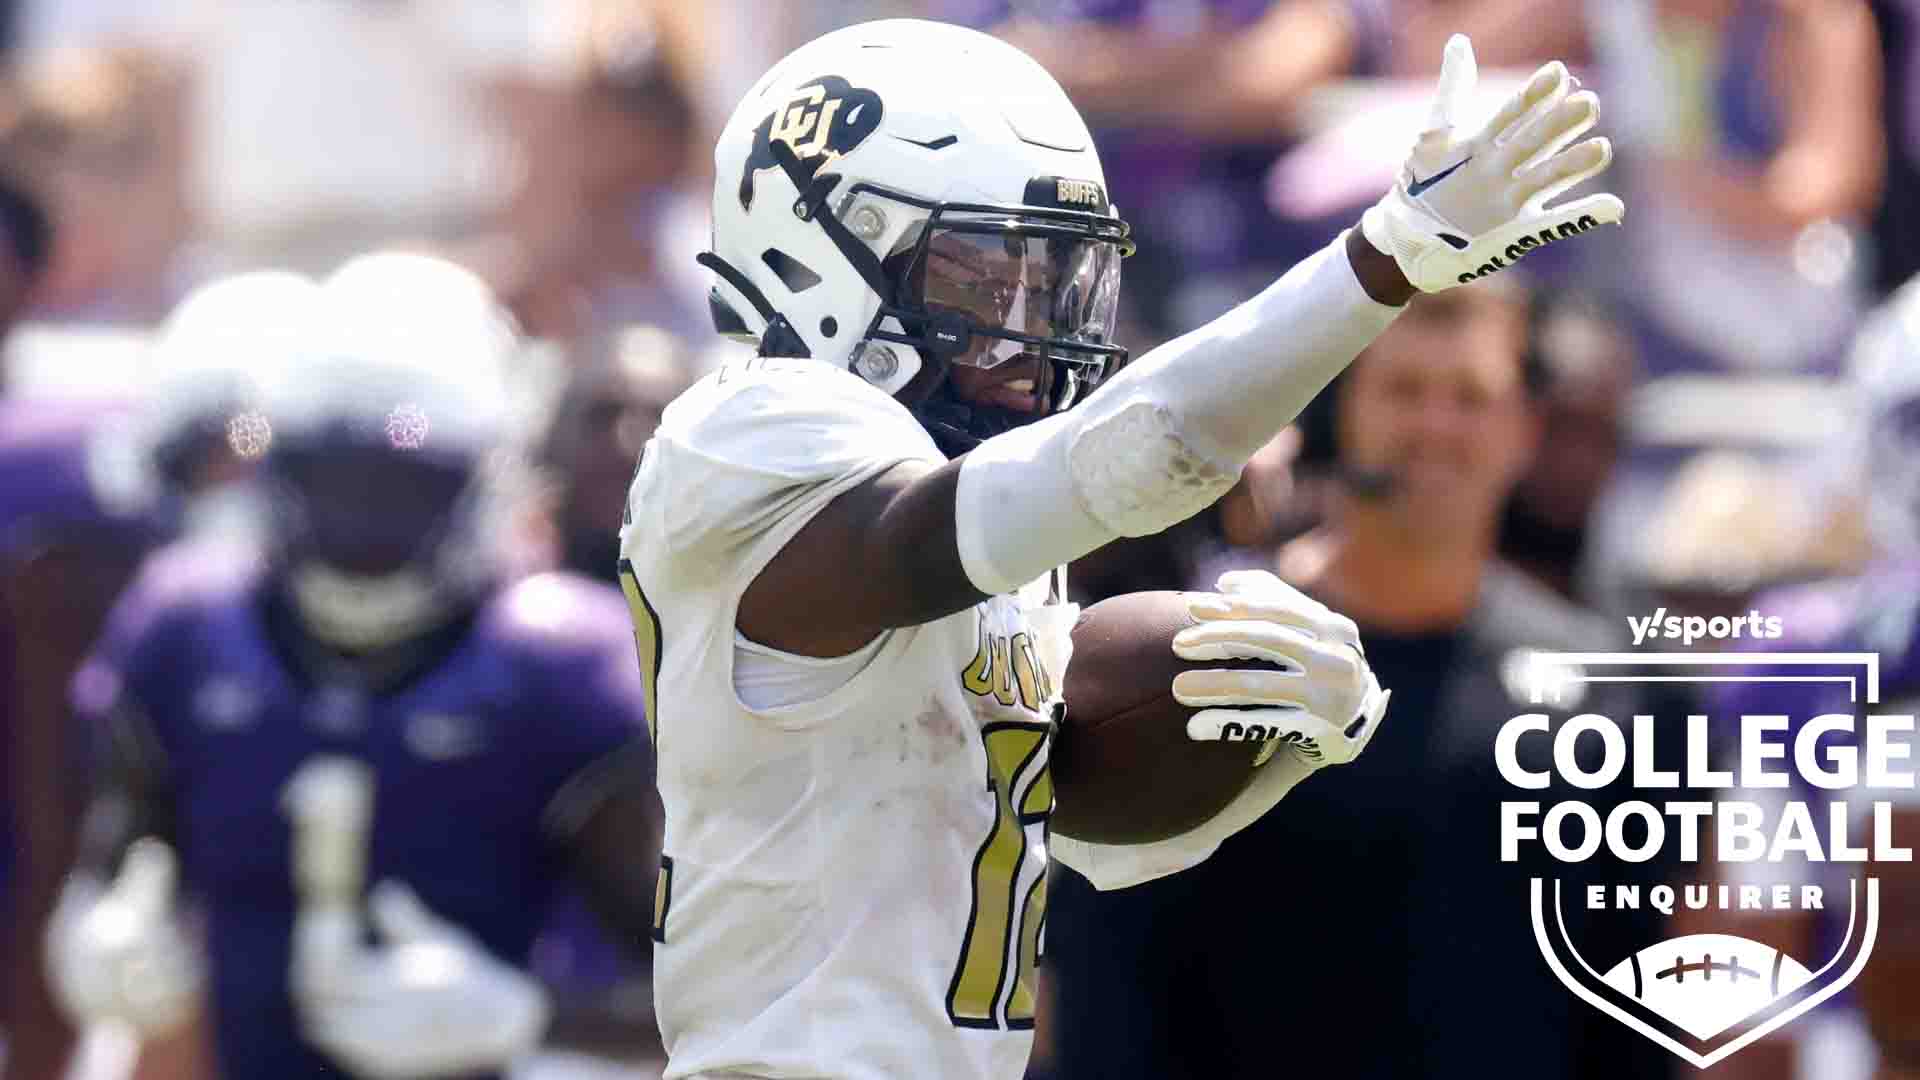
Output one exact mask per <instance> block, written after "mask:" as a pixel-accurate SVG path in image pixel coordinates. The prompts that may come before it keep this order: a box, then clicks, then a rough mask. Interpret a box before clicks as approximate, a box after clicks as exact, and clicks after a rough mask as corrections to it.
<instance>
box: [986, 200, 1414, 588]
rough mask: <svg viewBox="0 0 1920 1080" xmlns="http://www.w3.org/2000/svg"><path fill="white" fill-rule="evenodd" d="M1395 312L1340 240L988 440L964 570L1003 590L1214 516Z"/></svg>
mask: <svg viewBox="0 0 1920 1080" xmlns="http://www.w3.org/2000/svg"><path fill="white" fill-rule="evenodd" d="M1399 311H1400V309H1399V308H1394V307H1388V306H1387V305H1384V304H1381V303H1378V302H1376V301H1374V300H1373V298H1371V297H1369V296H1368V295H1367V294H1366V290H1364V289H1363V288H1361V286H1360V282H1359V279H1358V278H1356V277H1355V276H1354V272H1353V266H1352V264H1351V263H1350V262H1349V261H1348V259H1347V255H1346V233H1342V234H1341V235H1340V238H1339V239H1337V240H1335V241H1334V242H1333V243H1332V244H1329V245H1328V246H1327V247H1325V248H1322V249H1321V250H1320V251H1318V252H1316V253H1315V254H1313V255H1312V256H1310V257H1309V258H1307V259H1305V260H1303V261H1302V262H1300V263H1299V264H1298V265H1296V266H1295V267H1294V268H1293V269H1292V270H1290V271H1288V272H1287V273H1286V275H1285V276H1283V277H1281V278H1280V280H1279V281H1276V282H1274V283H1273V284H1272V285H1270V286H1268V287H1267V289H1266V290H1265V291H1264V292H1262V293H1260V295H1258V296H1256V297H1254V298H1253V299H1251V300H1249V301H1247V302H1246V303H1244V304H1241V305H1240V306H1239V307H1236V308H1234V309H1233V310H1232V311H1230V312H1228V313H1227V314H1225V315H1223V316H1221V317H1220V318H1218V319H1215V320H1214V321H1213V322H1210V323H1208V324H1207V325H1205V326H1203V327H1201V328H1200V329H1198V330H1195V331H1193V332H1192V333H1190V334H1187V335H1185V336H1183V337H1180V338H1176V339H1175V340H1173V341H1170V342H1167V343H1166V344H1164V345H1162V346H1160V347H1159V348H1157V349H1154V350H1153V351H1151V352H1149V353H1148V354H1147V355H1145V356H1143V357H1141V358H1140V359H1139V360H1137V361H1135V362H1133V363H1132V364H1130V365H1128V366H1127V368H1126V369H1124V370H1123V371H1121V372H1120V373H1119V374H1118V375H1116V376H1114V378H1113V379H1112V380H1110V381H1109V382H1108V383H1107V385H1105V386H1102V387H1101V388H1100V389H1099V391H1098V392H1097V393H1095V394H1094V395H1092V396H1091V397H1089V398H1088V399H1087V401H1086V402H1085V403H1084V404H1082V405H1080V406H1078V407H1076V408H1074V409H1071V410H1069V411H1067V412H1065V413H1062V414H1060V415H1058V416H1053V417H1049V418H1047V419H1046V420H1042V421H1040V422H1038V423H1035V424H1029V425H1027V426H1025V427H1022V428H1018V429H1016V430H1014V431H1011V432H1008V433H1007V434H1004V435H999V436H996V437H994V438H992V439H989V440H987V441H986V442H984V443H982V444H981V445H980V446H978V447H976V448H975V449H974V450H973V451H972V452H971V453H969V454H968V455H967V456H966V457H965V458H964V459H963V461H962V464H961V468H960V480H959V491H958V495H957V499H956V502H957V505H956V507H955V524H956V532H957V535H958V541H959V548H960V560H961V563H962V565H963V566H964V567H965V569H966V572H967V577H968V578H969V579H970V580H971V581H972V582H973V584H974V585H975V586H976V587H978V588H979V589H980V590H981V591H982V592H986V593H1000V592H1006V591H1008V590H1010V589H1014V588H1017V587H1018V586H1019V585H1020V584H1021V583H1022V582H1026V581H1030V580H1032V579H1033V578H1035V577H1038V576H1039V575H1040V574H1042V573H1045V572H1046V571H1047V570H1048V569H1049V568H1051V567H1054V566H1058V565H1060V564H1062V563H1066V562H1071V561H1072V560H1074V559H1077V558H1079V557H1080V556H1082V555H1084V554H1086V553H1087V552H1089V551H1092V550H1094V549H1095V548H1098V547H1100V546H1101V545H1103V544H1106V543H1107V542H1109V541H1111V540H1113V539H1114V538H1115V537H1118V536H1146V535H1150V534H1152V533H1156V532H1159V531H1160V530H1162V529H1165V528H1167V527H1168V526H1170V525H1174V524H1177V523H1179V522H1181V521H1184V520H1185V519H1187V518H1188V517H1191V516H1193V515H1194V514H1196V513H1198V512H1199V511H1201V510H1203V509H1205V508H1206V507H1207V506H1209V505H1211V504H1212V503H1213V501H1214V500H1216V499H1218V498H1219V497H1220V496H1221V495H1223V494H1225V493H1226V491H1227V489H1228V488H1230V487H1232V486H1233V483H1234V481H1235V480H1236V479H1237V478H1238V477H1239V474H1240V468H1241V466H1242V465H1244V464H1245V463H1246V461H1247V459H1248V458H1249V457H1251V456H1252V455H1253V452H1254V451H1255V450H1258V449H1259V448H1260V447H1261V446H1262V445H1263V444H1264V443H1266V441H1267V440H1268V439H1271V438H1272V437H1273V436H1274V434H1275V433H1276V432H1278V431H1279V430H1280V429H1281V428H1283V427H1285V426H1286V425H1287V424H1289V423H1291V422H1292V420H1293V418H1294V417H1295V416H1297V415H1299V413H1300V410H1301V409H1303V408H1305V407H1306V404H1307V402H1309V401H1311V400H1312V399H1313V396H1314V395H1315V394H1318V393H1319V392H1320V391H1321V389H1322V388H1324V387H1325V386H1326V385H1327V383H1328V382H1330V381H1331V380H1332V379H1333V377H1334V376H1335V375H1337V374H1339V373H1340V371H1341V369H1343V368H1345V367H1346V366H1347V365H1348V364H1349V363H1351V362H1352V361H1353V358H1354V357H1355V356H1356V355H1358V354H1359V352H1360V350H1361V349H1363V348H1365V347H1366V346H1367V344H1368V343H1369V342H1371V341H1372V340H1373V339H1374V338H1375V337H1377V336H1378V335H1379V334H1380V332H1381V331H1383V330H1385V329H1386V328H1387V326H1388V324H1390V323H1391V322H1392V321H1393V318H1394V316H1395V315H1397V314H1399Z"/></svg>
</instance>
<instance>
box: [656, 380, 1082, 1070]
mask: <svg viewBox="0 0 1920 1080" xmlns="http://www.w3.org/2000/svg"><path fill="white" fill-rule="evenodd" d="M910 460H925V461H930V462H941V461H944V460H945V458H944V457H943V456H942V455H941V454H940V452H939V450H938V449H936V448H935V446H934V444H933V441H932V440H931V439H930V438H929V437H928V436H927V434H926V432H925V431H924V430H923V429H922V428H921V426H920V425H919V424H918V422H916V421H915V420H914V418H913V417H912V415H911V414H910V413H908V412H907V410H906V409H905V408H903V407H902V406H901V405H900V404H899V403H897V402H895V401H894V400H893V399H892V398H890V397H887V396H886V395H885V394H883V393H881V392H880V391H879V390H877V389H875V388H873V387H871V386H869V385H868V384H867V383H865V382H863V381H861V380H860V379H859V378H857V377H855V376H853V375H851V374H849V373H847V372H844V371H840V370H837V369H834V368H831V367H829V366H827V365H825V364H821V363H818V362H815V361H810V360H784V359H760V358H755V359H751V360H738V361H734V362H731V363H728V364H727V365H725V366H723V367H722V368H721V369H720V370H719V371H717V372H715V373H714V374H712V375H709V376H707V377H706V378H705V379H703V380H701V381H700V382H699V383H698V384H696V385H695V386H694V387H693V388H692V389H691V390H689V391H688V392H687V393H686V394H684V395H682V396H681V397H680V399H679V400H677V401H676V402H674V404H673V405H672V406H671V407H669V408H668V409H667V411H666V415H665V417H664V418H663V420H662V422H661V425H660V428H659V430H658V431H657V432H656V433H655V435H654V437H653V440H652V441H651V442H650V443H648V445H647V449H646V452H645V454H644V456H643V457H642V460H641V465H640V469H639V471H638V473H637V474H636V475H635V477H634V483H633V488H632V491H631V492H630V494H629V498H628V524H627V526H626V528H625V529H624V530H623V533H622V538H621V555H622V558H621V579H622V583H623V584H624V586H625V588H626V589H627V593H628V598H629V600H630V601H631V602H632V605H633V609H634V620H635V626H636V631H637V635H638V638H639V646H640V654H641V662H642V665H643V667H645V668H647V674H648V678H649V686H650V687H651V689H650V700H649V702H648V706H649V708H648V715H649V718H650V720H651V722H652V725H653V733H654V740H655V746H656V749H657V753H658V759H659V784H660V794H661V796H662V798H663V800H664V802H665V805H666V838H665V844H664V848H663V850H664V854H665V859H664V860H663V869H662V872H661V877H660V886H659V893H658V898H657V904H656V912H655V932H654V936H655V940H656V944H655V946H654V978H655V991H656V996H655V1008H656V1012H657V1015H658V1016H659V1019H660V1027H661V1031H662V1034H663V1035H664V1036H665V1041H666V1047H667V1050H668V1054H669V1057H670V1064H669V1066H668V1069H667V1073H666V1075H667V1076H668V1077H670V1078H671V1077H719V1076H735V1075H747V1076H754V1077H834V1078H836V1080H864V1078H871V1080H882V1078H887V1080H894V1078H898V1077H905V1076H938V1077H942V1078H966V1077H981V1078H994V1080H1015V1078H1017V1077H1019V1076H1020V1075H1022V1073H1023V1071H1024V1069H1025V1066H1026V1061H1027V1055H1028V1050H1029V1048H1030V1046H1031V1043H1032V1027H1033V1009H1034V998H1033V983H1032V973H1033V969H1034V964H1035V961H1036V959H1037V956H1038V951H1039V948H1040V938H1041V929H1042V921H1043V919H1044V914H1045V893H1046V882H1045V872H1046V859H1045V853H1044V851H1043V850H1042V848H1041V844H1042V840H1043V831H1044V823H1045V820H1046V818H1047V815H1048V814H1049V812H1050V811H1051V809H1052V805H1053V788H1052V783H1051V781H1050V780H1049V778H1048V774H1047V731H1048V724H1047V720H1048V715H1049V706H1050V702H1051V701H1052V700H1053V699H1054V696H1055V692H1056V688H1057V679H1056V676H1057V674H1058V673H1059V672H1061V671H1064V667H1065V662H1066V650H1067V649H1068V647H1069V645H1068V641H1067V637H1068V632H1069V630H1070V629H1071V625H1072V617H1073V615H1072V612H1073V610H1074V609H1073V608H1072V607H1071V606H1070V605H1066V604H1063V603H1047V601H1048V600H1049V598H1050V597H1051V596H1054V595H1057V593H1058V589H1057V585H1058V575H1055V576H1054V577H1053V578H1052V579H1043V580H1042V581H1039V582H1036V583H1034V585H1033V586H1029V587H1028V588H1027V589H1023V590H1021V592H1020V594H1019V595H1018V596H1014V595H1006V596H997V597H994V598H992V599H989V600H987V601H985V602H983V603H981V604H978V605H976V606H975V607H972V608H969V609H968V610H966V611H962V612H959V613H957V614H954V615H950V616H948V617H946V618H943V619H940V620H938V621H936V622H932V623H927V624H925V625H921V626H916V627H910V628H907V629H902V630H894V631H890V632H888V633H886V634H885V635H883V637H882V638H881V640H880V642H879V643H878V644H877V645H876V646H874V647H873V649H872V651H871V653H870V655H869V658H868V659H867V661H866V663H865V666H863V667H860V668H859V669H858V670H857V673H854V674H852V675H851V677H850V678H848V679H847V681H845V682H844V683H843V684H840V685H839V686H838V688H837V689H834V690H832V691H831V692H827V693H825V694H824V695H823V696H819V697H818V698H817V699H816V700H811V701H807V702H805V703H800V704H790V705H781V706H776V707H772V708H767V709H763V710H756V709H753V708H750V707H748V706H747V705H746V704H744V703H743V702H742V701H741V699H740V697H739V695H738V694H737V693H736V683H735V678H734V658H735V649H736V641H737V631H736V629H735V618H736V612H737V610H738V607H739V603H740V597H741V594H742V593H743V592H744V591H745V590H746V588H747V586H748V584H749V583H751V582H752V581H753V580H754V578H755V577H756V576H757V575H758V574H759V573H760V571H761V569H762V568H764V567H765V566H766V565H767V563H768V561H769V560H771V559H772V558H773V556H774V555H775V554H776V553H778V552H779V551H780V549H781V548H782V547H783V546H784V545H785V544H786V543H787V541H788V540H789V539H790V538H792V537H793V536H794V534H795V533H797V532H798V531H799V530H800V528H801V527H802V526H804V525H805V524H806V523H807V522H808V521H810V520H811V519H812V518H813V516H814V515H815V514H816V513H818V512H819V511H820V509H821V508H822V507H824V506H826V505H827V504H828V503H829V502H831V501H832V500H833V499H834V498H835V497H836V496H838V495H839V494H841V493H842V492H844V491H846V490H847V489H849V488H850V487H852V486H854V485H855V484H858V483H860V482H861V481H863V480H866V479H868V478H870V477H872V476H874V475H876V474H878V473H880V472H882V471H884V470H886V469H888V468H891V467H893V466H895V465H897V464H899V463H901V462H903V461H910ZM794 662H795V663H797V664H802V665H804V664H806V663H807V661H805V660H802V659H797V658H796V659H794ZM820 663H831V661H825V662H820Z"/></svg>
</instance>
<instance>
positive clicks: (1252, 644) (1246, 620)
mask: <svg viewBox="0 0 1920 1080" xmlns="http://www.w3.org/2000/svg"><path fill="white" fill-rule="evenodd" d="M1214 588H1216V589H1217V590H1219V591H1217V592H1212V593H1196V594H1195V595H1194V597H1193V600H1192V601H1191V603H1190V604H1189V605H1188V610H1189V611H1190V612H1191V613H1192V614H1193V617H1194V618H1195V619H1197V620H1198V622H1197V623H1196V624H1195V625H1193V626H1189V627H1187V628H1186V629H1184V630H1182V631H1180V632H1179V633H1178V634H1176V635H1174V639H1173V651H1174V652H1175V653H1177V654H1178V655H1179V656H1180V658H1181V659H1183V660H1194V661H1207V660H1260V661H1264V662H1266V663H1268V664H1273V665H1275V666H1277V667H1278V668H1280V669H1281V670H1278V671H1276V670H1274V669H1273V668H1201V669H1196V670H1191V671H1183V672H1181V673H1180V674H1178V675H1176V676H1174V679H1173V697H1174V700H1176V701H1178V702H1180V704H1182V705H1190V706H1194V707H1197V708H1199V709H1200V711H1199V712H1197V713H1195V714H1194V715H1193V717H1192V718H1191V719H1189V720H1188V721H1187V737H1188V738H1191V739H1203V740H1204V739H1247V740H1255V741H1261V740H1264V741H1266V743H1267V746H1268V749H1267V750H1266V751H1264V752H1263V753H1262V754H1261V757H1260V761H1261V763H1262V764H1264V763H1265V761H1266V759H1267V758H1268V757H1270V756H1272V753H1273V751H1274V750H1275V749H1277V748H1279V747H1283V746H1284V747H1286V748H1287V749H1288V750H1289V751H1290V752H1291V753H1292V754H1293V755H1294V756H1295V757H1297V758H1298V759H1299V760H1300V761H1301V763H1302V764H1304V765H1306V766H1307V767H1308V768H1309V769H1318V768H1322V767H1324V766H1327V765H1340V764H1344V763H1346V762H1349V761H1352V760H1353V759H1354V758H1356V757H1358V756H1360V752H1361V751H1363V750H1365V749H1366V748H1367V743H1368V742H1369V741H1371V740H1372V739H1373V733H1374V732H1375V731H1377V730H1378V729H1379V727H1380V718H1381V716H1382V715H1384V714H1385V712H1386V709H1387V699H1388V697H1389V696H1390V694H1389V692H1388V691H1385V690H1382V689H1380V683H1379V682H1378V681H1377V680H1376V679H1375V678H1374V677H1373V669H1372V668H1370V667H1368V666H1367V658H1366V654H1365V653H1364V652H1362V651H1361V648H1360V631H1359V628H1357V627H1355V626H1354V624H1353V620H1352V619H1349V618H1347V617H1346V616H1345V615H1341V614H1339V613H1338V612H1335V611H1332V610H1330V609H1329V608H1328V607H1327V606H1326V605H1325V604H1322V603H1321V602H1319V601H1318V600H1315V599H1313V598H1312V597H1310V596H1308V595H1306V594H1305V593H1303V592H1301V591H1300V590H1298V589H1296V588H1294V587H1293V586H1291V585H1288V584H1287V583H1286V582H1284V581H1281V580H1280V579H1279V578H1277V577H1275V576H1273V575H1272V574H1269V573H1267V572H1265V571H1262V570H1239V571H1233V572H1231V573H1226V574H1222V575H1220V580H1219V581H1218V582H1216V583H1215V585H1214Z"/></svg>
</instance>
